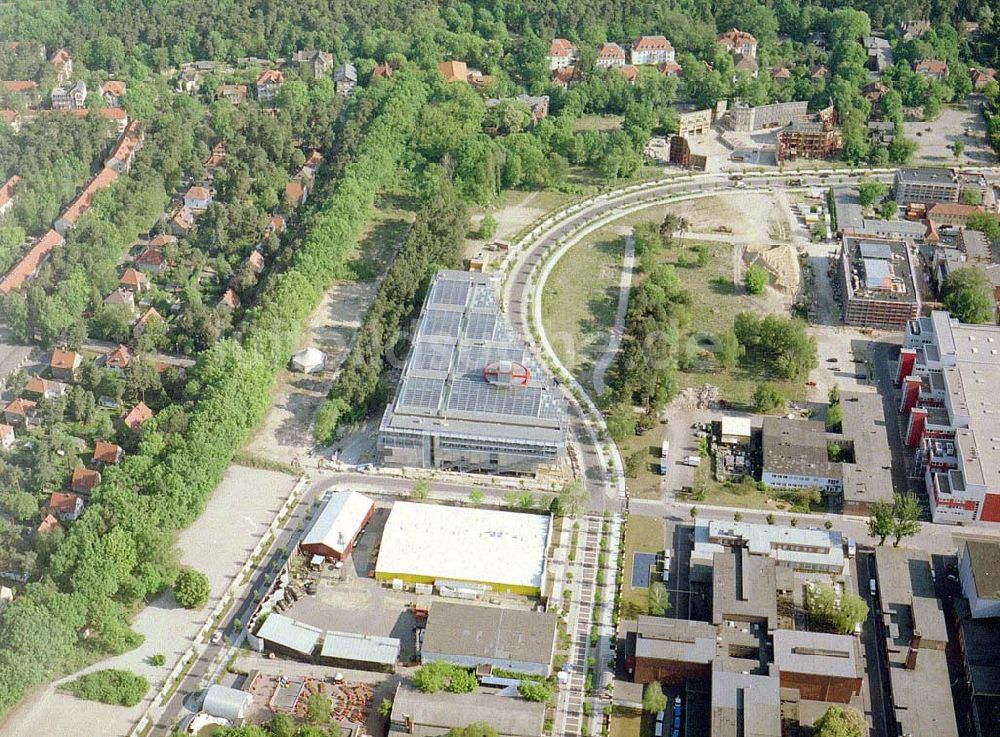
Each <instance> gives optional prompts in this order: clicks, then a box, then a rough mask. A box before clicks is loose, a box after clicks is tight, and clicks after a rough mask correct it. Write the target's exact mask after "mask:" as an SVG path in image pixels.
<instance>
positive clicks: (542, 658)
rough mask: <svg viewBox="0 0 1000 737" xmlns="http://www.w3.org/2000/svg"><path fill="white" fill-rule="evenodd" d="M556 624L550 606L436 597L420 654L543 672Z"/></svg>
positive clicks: (549, 659) (474, 664)
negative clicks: (547, 609)
mask: <svg viewBox="0 0 1000 737" xmlns="http://www.w3.org/2000/svg"><path fill="white" fill-rule="evenodd" d="M556 625H557V620H556V615H555V614H554V613H552V612H544V613H543V612H535V611H530V610H525V609H507V608H504V609H500V608H497V607H487V606H477V605H474V604H453V603H450V602H435V604H434V605H433V606H432V607H431V611H430V615H429V616H428V617H427V627H426V629H425V630H424V638H423V645H422V647H421V651H420V659H421V661H422V662H424V663H433V662H437V661H443V662H446V663H452V664H453V665H460V666H464V667H467V668H476V667H479V666H482V665H487V666H491V667H493V668H501V669H503V670H508V671H514V672H517V673H527V674H529V675H533V676H542V677H543V678H547V677H548V676H549V675H550V674H551V671H552V658H553V657H554V656H555V648H556V629H557V628H556Z"/></svg>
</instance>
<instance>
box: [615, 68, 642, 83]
mask: <svg viewBox="0 0 1000 737" xmlns="http://www.w3.org/2000/svg"><path fill="white" fill-rule="evenodd" d="M614 69H616V70H618V71H619V72H621V74H622V75H623V76H624V77H625V79H627V80H628V83H629V84H635V80H637V79H638V78H639V69H638V68H637V67H634V66H632V65H631V64H626V65H625V66H623V67H614Z"/></svg>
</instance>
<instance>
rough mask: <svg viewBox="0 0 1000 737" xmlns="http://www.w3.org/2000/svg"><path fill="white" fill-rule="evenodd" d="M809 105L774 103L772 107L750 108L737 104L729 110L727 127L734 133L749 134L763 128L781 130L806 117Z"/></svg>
mask: <svg viewBox="0 0 1000 737" xmlns="http://www.w3.org/2000/svg"><path fill="white" fill-rule="evenodd" d="M808 112H809V103H808V102H806V101H804V100H802V101H797V102H776V103H774V104H772V105H758V106H757V107H750V106H749V105H746V104H744V103H737V104H735V105H734V106H733V107H731V108H730V109H729V127H730V128H732V129H733V130H734V131H739V132H743V133H750V132H753V131H756V130H761V129H763V128H783V127H785V126H786V125H789V124H791V123H792V122H794V121H796V120H801V119H803V118H805V117H806V115H807V114H808Z"/></svg>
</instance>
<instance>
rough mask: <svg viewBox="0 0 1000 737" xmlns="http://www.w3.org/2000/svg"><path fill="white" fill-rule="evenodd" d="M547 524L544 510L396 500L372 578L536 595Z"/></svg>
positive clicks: (539, 590) (542, 580)
mask: <svg viewBox="0 0 1000 737" xmlns="http://www.w3.org/2000/svg"><path fill="white" fill-rule="evenodd" d="M551 526H552V520H551V518H550V517H549V516H548V515H542V514H525V513H521V512H500V511H496V510H492V509H471V508H468V507H449V506H442V505H436V504H416V503H413V502H397V503H396V504H394V505H393V507H392V511H391V512H390V514H389V519H388V520H387V521H386V524H385V530H384V531H383V533H382V542H381V546H380V549H379V554H378V562H377V564H376V565H375V578H377V579H378V580H380V581H392V580H393V579H400V580H402V581H404V582H406V583H434V582H435V581H446V582H461V583H472V584H481V585H485V586H488V587H489V588H490V589H492V590H493V591H497V592H509V593H515V594H524V595H527V596H538V595H540V594H542V593H543V591H542V589H543V587H544V585H545V561H546V550H547V547H548V544H549V536H550V530H551Z"/></svg>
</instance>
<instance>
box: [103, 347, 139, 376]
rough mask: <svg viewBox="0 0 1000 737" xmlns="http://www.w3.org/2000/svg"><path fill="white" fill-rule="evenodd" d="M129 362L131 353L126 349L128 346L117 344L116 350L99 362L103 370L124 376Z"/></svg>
mask: <svg viewBox="0 0 1000 737" xmlns="http://www.w3.org/2000/svg"><path fill="white" fill-rule="evenodd" d="M131 360H132V352H131V351H130V350H129V349H128V346H124V345H121V344H119V345H118V347H117V348H115V349H114V350H113V351H111V352H110V353H108V354H106V355H105V356H103V357H102V359H101V362H102V363H103V364H104V367H105V368H107V369H111V370H112V371H115V372H116V373H119V374H124V373H125V369H126V368H128V365H129V362H131Z"/></svg>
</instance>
